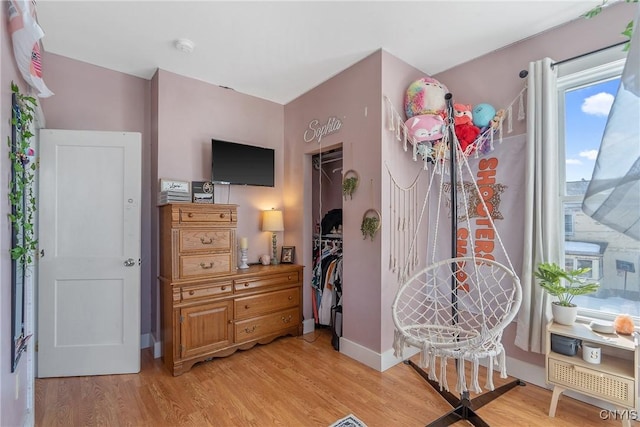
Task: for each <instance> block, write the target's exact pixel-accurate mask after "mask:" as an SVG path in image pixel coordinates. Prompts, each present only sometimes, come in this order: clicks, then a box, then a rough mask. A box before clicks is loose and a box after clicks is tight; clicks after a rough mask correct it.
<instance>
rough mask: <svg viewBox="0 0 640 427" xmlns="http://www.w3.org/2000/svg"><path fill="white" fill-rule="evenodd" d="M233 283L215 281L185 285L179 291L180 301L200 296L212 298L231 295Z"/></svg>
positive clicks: (195, 298)
mask: <svg viewBox="0 0 640 427" xmlns="http://www.w3.org/2000/svg"><path fill="white" fill-rule="evenodd" d="M232 290H233V284H232V283H231V281H228V282H216V283H215V284H210V285H198V286H185V287H183V288H182V290H181V292H180V296H181V299H182V301H191V300H197V299H200V298H213V297H219V296H224V295H231V293H232Z"/></svg>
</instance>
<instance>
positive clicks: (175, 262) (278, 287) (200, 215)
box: [160, 203, 302, 375]
mask: <svg viewBox="0 0 640 427" xmlns="http://www.w3.org/2000/svg"><path fill="white" fill-rule="evenodd" d="M236 224H237V211H236V206H235V205H205V204H191V203H175V204H169V205H164V206H161V207H160V286H161V288H162V296H161V298H162V316H161V319H162V336H163V360H164V363H165V365H166V366H167V368H168V369H169V370H170V371H171V372H172V373H173V375H180V374H182V373H184V372H185V371H188V370H189V369H191V367H192V366H193V365H194V364H195V363H197V362H201V361H205V360H209V359H212V358H214V357H222V356H228V355H230V354H232V353H233V352H235V351H236V350H246V349H249V348H251V347H253V346H254V345H256V344H266V343H269V342H271V341H273V340H274V339H275V338H277V337H280V336H284V335H300V334H302V266H299V265H294V264H280V265H268V266H263V265H252V266H250V267H249V268H248V269H243V270H239V269H237V262H236V258H237V257H236V253H237V248H236Z"/></svg>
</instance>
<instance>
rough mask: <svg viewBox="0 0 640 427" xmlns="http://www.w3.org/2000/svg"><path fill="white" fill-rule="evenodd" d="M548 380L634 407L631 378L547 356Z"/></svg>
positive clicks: (608, 400) (633, 391)
mask: <svg viewBox="0 0 640 427" xmlns="http://www.w3.org/2000/svg"><path fill="white" fill-rule="evenodd" d="M547 363H548V372H547V375H548V378H547V380H548V382H550V383H553V384H558V385H561V386H566V387H568V388H570V389H571V390H576V391H579V392H581V393H584V394H588V395H590V396H593V397H597V398H599V399H603V400H606V401H607V402H611V403H614V404H616V405H622V406H625V407H635V404H636V403H635V394H636V393H635V390H634V387H633V380H632V379H629V378H623V377H619V376H617V375H611V374H607V373H604V372H602V371H598V370H596V369H591V368H589V367H585V366H582V365H578V364H572V363H567V362H565V361H562V360H557V359H554V358H552V357H549V358H548V362H547Z"/></svg>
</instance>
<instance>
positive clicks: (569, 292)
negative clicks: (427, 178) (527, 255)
mask: <svg viewBox="0 0 640 427" xmlns="http://www.w3.org/2000/svg"><path fill="white" fill-rule="evenodd" d="M590 270H591V269H590V268H588V267H585V268H579V269H577V270H571V271H566V270H565V269H563V268H562V267H560V266H559V265H558V264H556V263H548V262H543V263H540V264H538V269H537V270H536V272H535V276H536V278H538V279H539V281H540V282H539V283H540V286H541V287H542V289H544V290H545V291H546V292H547V293H548V294H549V295H551V296H554V297H556V298H557V299H558V300H557V301H554V302H553V303H552V304H551V312H552V313H553V320H554V321H555V322H556V323H560V324H563V325H572V324H573V323H574V322H575V320H576V316H577V314H578V306H577V305H575V304H574V303H573V302H572V301H573V298H574V297H575V296H578V295H587V294H591V293H594V292H596V291H597V290H598V287H599V286H600V285H599V284H598V283H595V282H587V280H586V279H585V278H584V277H581V276H582V275H584V274H585V273H587V272H589V271H590Z"/></svg>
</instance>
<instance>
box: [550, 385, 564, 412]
mask: <svg viewBox="0 0 640 427" xmlns="http://www.w3.org/2000/svg"><path fill="white" fill-rule="evenodd" d="M563 391H565V389H564V388H563V387H558V386H554V387H553V395H552V396H551V406H549V416H550V417H555V416H556V408H557V407H558V399H560V395H561V394H562V392H563Z"/></svg>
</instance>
